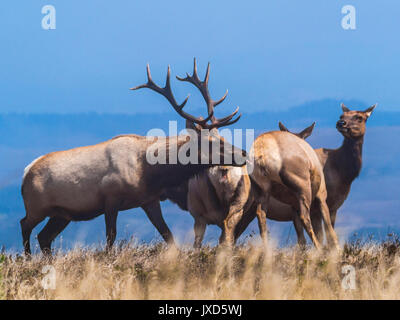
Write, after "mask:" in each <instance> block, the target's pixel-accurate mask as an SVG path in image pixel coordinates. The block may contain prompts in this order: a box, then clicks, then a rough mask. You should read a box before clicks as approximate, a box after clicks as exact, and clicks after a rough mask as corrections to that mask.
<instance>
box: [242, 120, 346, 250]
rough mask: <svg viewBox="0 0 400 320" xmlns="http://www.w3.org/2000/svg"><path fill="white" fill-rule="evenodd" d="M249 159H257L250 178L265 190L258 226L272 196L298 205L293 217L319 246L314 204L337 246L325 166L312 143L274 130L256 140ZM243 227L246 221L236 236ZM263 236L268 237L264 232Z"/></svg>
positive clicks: (258, 214) (265, 214)
mask: <svg viewBox="0 0 400 320" xmlns="http://www.w3.org/2000/svg"><path fill="white" fill-rule="evenodd" d="M312 128H313V126H312V127H310V128H309V129H310V130H308V132H309V133H310V134H311V131H312ZM307 134H308V133H306V134H305V135H303V134H302V136H304V137H305V136H306V135H307ZM250 159H252V160H253V161H254V169H253V172H252V174H251V177H252V179H253V180H254V182H255V183H256V184H257V185H258V186H259V187H260V188H261V190H262V192H263V198H262V199H260V200H259V204H258V208H257V210H256V213H255V215H257V218H258V222H259V225H260V226H261V225H264V224H265V221H266V217H267V216H268V212H269V210H270V205H271V203H272V200H271V199H272V198H274V199H277V200H279V201H281V202H283V203H286V204H288V205H290V206H291V207H292V208H295V210H294V213H293V214H292V219H293V220H294V222H295V224H297V225H302V226H304V228H305V229H306V231H307V233H308V235H309V237H310V238H311V240H312V242H313V243H314V245H315V247H316V248H317V249H319V248H320V247H321V245H320V241H319V240H318V239H317V237H316V235H315V232H314V230H313V227H312V224H311V218H310V208H311V206H312V205H313V206H315V208H316V209H317V210H318V212H319V213H320V214H321V217H322V219H323V221H324V225H325V230H326V232H327V235H328V237H329V239H330V243H331V244H333V245H334V246H335V247H336V248H337V249H338V248H339V245H338V241H337V236H336V233H335V231H334V230H333V228H332V224H331V221H330V215H329V209H328V206H327V204H326V198H327V191H326V186H325V178H324V174H323V169H322V166H321V164H320V162H319V159H318V157H317V155H316V153H315V152H314V150H313V149H312V148H311V146H310V145H309V144H308V143H307V142H305V141H304V140H303V139H301V138H300V137H299V136H296V135H294V134H292V133H289V132H286V131H271V132H267V133H264V134H262V135H261V136H259V137H258V138H257V139H256V140H255V141H254V143H253V146H252V149H251V153H250ZM260 207H261V208H260ZM253 216H254V213H253ZM246 220H247V218H246ZM247 221H248V220H247ZM250 221H251V220H250ZM247 224H248V223H247ZM246 226H247V225H246ZM242 230H244V229H243V224H241V225H240V226H239V227H238V230H237V231H236V232H235V234H236V237H238V236H239V235H240V233H241V232H242ZM261 236H262V237H265V236H266V235H265V231H264V232H262V233H261Z"/></svg>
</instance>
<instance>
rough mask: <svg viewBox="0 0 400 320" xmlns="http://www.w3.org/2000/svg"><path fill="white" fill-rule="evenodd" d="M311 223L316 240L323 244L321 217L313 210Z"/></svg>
mask: <svg viewBox="0 0 400 320" xmlns="http://www.w3.org/2000/svg"><path fill="white" fill-rule="evenodd" d="M311 224H312V227H313V230H314V232H315V236H316V237H317V239H318V241H319V242H320V243H321V244H323V243H324V233H323V231H322V217H321V214H320V213H319V212H314V213H312V214H311Z"/></svg>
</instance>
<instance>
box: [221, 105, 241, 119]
mask: <svg viewBox="0 0 400 320" xmlns="http://www.w3.org/2000/svg"><path fill="white" fill-rule="evenodd" d="M238 111H239V107H236V109H235V111H233V112H232V113H231V114H230V115H229V116H226V117H223V118H219V119H215V122H225V121H229V120H231V119H232V118H233V117H234V116H235V115H236V114H237V113H238Z"/></svg>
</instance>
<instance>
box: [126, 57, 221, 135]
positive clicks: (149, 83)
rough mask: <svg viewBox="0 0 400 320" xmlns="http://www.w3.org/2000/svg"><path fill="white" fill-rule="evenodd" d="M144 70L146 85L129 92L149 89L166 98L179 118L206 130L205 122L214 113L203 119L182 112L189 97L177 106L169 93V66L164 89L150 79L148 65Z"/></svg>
mask: <svg viewBox="0 0 400 320" xmlns="http://www.w3.org/2000/svg"><path fill="white" fill-rule="evenodd" d="M146 70H147V83H145V84H142V85H140V86H137V87H134V88H131V90H138V89H141V88H148V89H151V90H153V91H155V92H157V93H159V94H161V95H162V96H164V97H165V98H167V100H168V101H169V103H170V104H171V105H172V107H173V108H174V109H175V111H176V112H178V114H179V115H180V116H182V117H183V118H185V119H186V120H189V121H192V122H194V123H197V124H198V125H200V126H201V127H202V128H205V129H206V128H208V126H209V125H208V124H207V121H209V120H210V119H211V118H212V117H213V115H214V112H211V113H210V114H209V116H208V117H207V118H205V119H203V118H202V117H195V116H192V115H190V114H189V113H187V112H185V111H183V110H182V109H183V107H184V106H185V104H186V102H187V101H188V99H189V96H187V97H186V99H185V100H184V101H183V102H182V103H181V104H178V103H177V102H176V100H175V98H174V95H173V94H172V91H171V81H170V78H171V69H170V67H169V66H168V72H167V80H166V83H165V87H164V88H161V87H159V86H158V85H156V84H155V83H154V81H153V79H152V78H151V73H150V66H149V64H147V67H146Z"/></svg>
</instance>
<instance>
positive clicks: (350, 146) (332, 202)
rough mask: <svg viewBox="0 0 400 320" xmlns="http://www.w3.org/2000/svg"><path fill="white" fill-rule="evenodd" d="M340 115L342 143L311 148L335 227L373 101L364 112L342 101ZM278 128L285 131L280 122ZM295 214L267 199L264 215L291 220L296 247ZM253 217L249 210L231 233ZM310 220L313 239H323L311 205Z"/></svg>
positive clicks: (300, 240)
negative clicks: (322, 179)
mask: <svg viewBox="0 0 400 320" xmlns="http://www.w3.org/2000/svg"><path fill="white" fill-rule="evenodd" d="M341 107H342V111H343V114H342V115H341V116H340V119H339V120H338V121H337V123H336V128H337V130H338V131H339V132H340V133H341V134H342V135H343V138H344V139H343V143H342V146H341V147H340V148H338V149H325V148H320V149H315V152H316V154H317V156H318V158H319V161H320V162H321V165H322V166H323V169H324V176H325V183H326V189H327V193H328V195H327V205H328V207H329V213H330V218H331V223H332V226H333V227H334V226H335V221H336V214H337V211H338V209H339V208H340V207H341V206H342V204H343V203H344V201H345V200H346V199H347V197H348V195H349V193H350V189H351V184H352V183H353V181H354V180H355V179H356V178H357V177H358V175H359V173H360V171H361V166H362V146H363V143H364V135H365V130H366V122H367V120H368V118H369V117H370V116H371V114H372V112H373V110H374V109H375V107H376V104H375V105H373V106H371V107H369V108H368V109H366V110H365V111H352V110H350V109H349V108H347V107H346V106H345V105H344V104H342V105H341ZM280 129H281V130H282V131H288V132H289V130H288V129H287V128H286V127H285V126H283V125H280ZM294 215H295V212H294V208H293V207H291V206H290V205H287V204H285V203H283V202H281V201H279V200H277V199H274V198H271V199H270V205H269V211H268V212H267V218H269V219H272V220H277V221H292V220H293V221H294V226H295V230H296V234H297V239H298V243H299V245H300V246H304V245H305V244H306V239H305V238H304V233H303V226H302V225H301V224H298V223H296V221H295V220H294V219H293V216H294ZM255 217H256V214H255V213H254V212H253V213H251V214H249V215H246V220H244V219H243V220H242V221H241V223H240V225H238V227H237V229H236V231H235V236H236V237H239V236H240V234H241V233H242V232H243V231H244V230H245V229H246V227H247V226H248V224H249V223H250V222H251V221H252V220H253V219H254V218H255ZM311 223H312V226H313V229H314V231H315V234H316V237H317V239H319V241H320V242H322V241H323V232H322V227H321V216H320V214H319V212H318V210H317V208H315V207H314V206H312V208H311Z"/></svg>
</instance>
